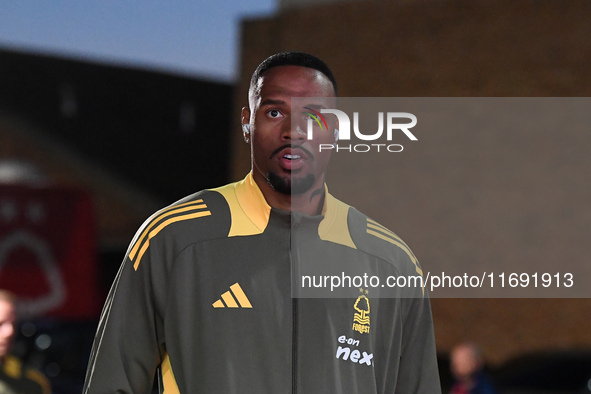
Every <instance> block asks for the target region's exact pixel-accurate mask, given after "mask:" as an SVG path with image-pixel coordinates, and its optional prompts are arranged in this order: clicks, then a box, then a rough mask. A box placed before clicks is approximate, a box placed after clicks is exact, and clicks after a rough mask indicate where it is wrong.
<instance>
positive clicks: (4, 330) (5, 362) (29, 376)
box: [0, 290, 51, 394]
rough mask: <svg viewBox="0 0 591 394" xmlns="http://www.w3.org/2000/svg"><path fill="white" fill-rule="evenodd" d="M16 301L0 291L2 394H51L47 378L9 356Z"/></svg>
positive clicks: (0, 383) (0, 369) (13, 331)
mask: <svg viewBox="0 0 591 394" xmlns="http://www.w3.org/2000/svg"><path fill="white" fill-rule="evenodd" d="M14 300H15V299H14V296H13V295H12V294H11V293H9V292H7V291H5V290H0V393H2V394H18V393H26V394H37V393H38V394H49V393H50V392H51V389H50V387H49V382H48V381H47V379H45V376H43V375H41V374H40V373H39V372H37V371H34V370H32V369H28V368H24V367H23V365H22V363H21V362H20V360H18V359H17V358H15V357H13V356H11V355H9V351H10V347H11V345H12V339H13V337H14V333H15V330H14V329H15V321H16V314H15V308H14Z"/></svg>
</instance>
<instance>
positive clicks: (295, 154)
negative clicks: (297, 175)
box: [271, 145, 314, 171]
mask: <svg viewBox="0 0 591 394" xmlns="http://www.w3.org/2000/svg"><path fill="white" fill-rule="evenodd" d="M275 157H276V158H278V159H279V163H280V165H281V167H282V168H283V169H285V170H289V171H291V170H298V169H300V168H301V167H302V166H303V165H304V164H305V161H306V160H310V159H311V160H314V155H313V154H312V153H311V152H310V151H309V150H308V149H306V148H304V147H302V146H292V145H283V146H281V147H279V148H277V149H275V151H273V153H272V154H271V158H275Z"/></svg>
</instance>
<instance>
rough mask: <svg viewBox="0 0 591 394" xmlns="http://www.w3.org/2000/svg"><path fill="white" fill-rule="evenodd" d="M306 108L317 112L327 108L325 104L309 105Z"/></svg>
mask: <svg viewBox="0 0 591 394" xmlns="http://www.w3.org/2000/svg"><path fill="white" fill-rule="evenodd" d="M304 108H312V109H315V110H321V109H323V108H326V106H325V105H323V104H307V105H306V106H305V107H304Z"/></svg>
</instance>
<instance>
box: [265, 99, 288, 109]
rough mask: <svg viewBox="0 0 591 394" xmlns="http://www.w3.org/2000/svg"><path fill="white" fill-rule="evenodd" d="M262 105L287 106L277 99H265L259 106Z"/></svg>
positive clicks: (283, 101)
mask: <svg viewBox="0 0 591 394" xmlns="http://www.w3.org/2000/svg"><path fill="white" fill-rule="evenodd" d="M264 105H287V103H286V102H285V100H278V99H265V100H263V101H262V102H261V104H260V106H261V107H262V106H264Z"/></svg>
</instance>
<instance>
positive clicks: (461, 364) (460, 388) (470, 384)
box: [450, 343, 497, 394]
mask: <svg viewBox="0 0 591 394" xmlns="http://www.w3.org/2000/svg"><path fill="white" fill-rule="evenodd" d="M451 372H452V375H453V376H454V378H455V383H454V385H453V387H452V389H451V391H450V393H451V394H496V392H497V391H496V390H495V388H494V387H493V385H492V383H491V382H490V380H489V378H488V376H487V375H486V374H485V373H484V357H482V352H481V351H480V348H479V347H478V346H476V345H475V344H473V343H461V344H459V345H457V346H456V347H454V348H453V349H452V351H451Z"/></svg>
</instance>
